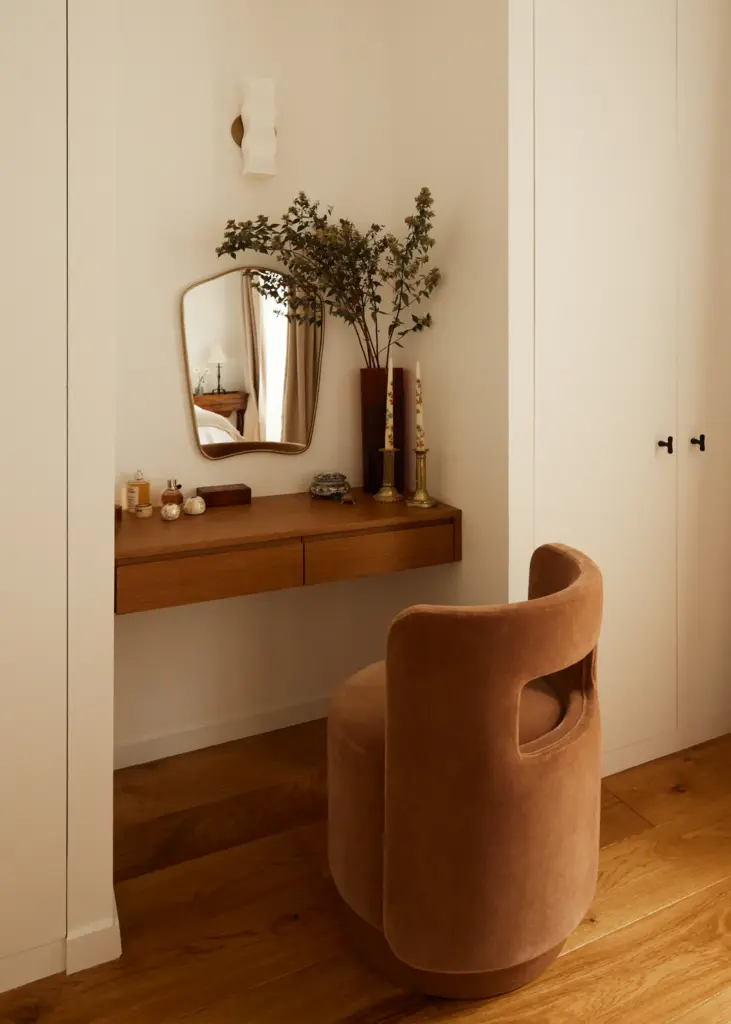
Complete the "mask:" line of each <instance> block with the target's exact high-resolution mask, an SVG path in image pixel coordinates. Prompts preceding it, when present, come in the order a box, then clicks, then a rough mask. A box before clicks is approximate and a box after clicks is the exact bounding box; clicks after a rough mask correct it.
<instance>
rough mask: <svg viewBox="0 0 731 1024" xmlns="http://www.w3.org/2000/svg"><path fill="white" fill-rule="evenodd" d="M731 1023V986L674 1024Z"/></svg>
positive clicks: (673, 1022)
mask: <svg viewBox="0 0 731 1024" xmlns="http://www.w3.org/2000/svg"><path fill="white" fill-rule="evenodd" d="M729 1021H731V985H730V986H729V987H728V988H725V989H724V990H723V992H719V993H718V995H716V996H713V997H712V998H711V999H708V1000H707V1001H706V1002H705V1003H701V1004H700V1006H696V1007H694V1008H693V1009H692V1010H691V1011H690V1012H689V1013H684V1014H683V1016H682V1017H677V1018H676V1019H675V1020H674V1021H672V1024H729Z"/></svg>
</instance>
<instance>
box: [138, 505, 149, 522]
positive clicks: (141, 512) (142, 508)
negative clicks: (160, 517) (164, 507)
mask: <svg viewBox="0 0 731 1024" xmlns="http://www.w3.org/2000/svg"><path fill="white" fill-rule="evenodd" d="M135 515H136V516H137V518H138V519H148V518H149V517H150V516H151V515H152V505H149V504H145V505H138V506H137V507H136V508H135Z"/></svg>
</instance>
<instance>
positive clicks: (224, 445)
mask: <svg viewBox="0 0 731 1024" xmlns="http://www.w3.org/2000/svg"><path fill="white" fill-rule="evenodd" d="M182 318H183V343H184V348H185V358H186V367H187V371H188V380H189V384H190V397H191V415H192V417H193V425H194V430H195V436H196V439H197V441H198V445H199V447H200V450H201V452H202V453H203V455H205V456H206V457H207V458H211V459H220V458H226V457H227V456H229V455H237V454H239V453H240V452H247V451H261V450H265V451H275V452H283V453H285V454H296V453H297V452H303V451H304V450H305V448H307V446H308V445H309V443H310V440H311V439H312V431H313V428H314V425H315V411H316V409H317V394H318V389H319V384H320V366H321V362H322V342H323V328H322V304H321V302H320V301H319V299H315V300H313V301H311V302H307V303H305V302H303V301H301V300H300V301H295V302H293V301H292V300H291V298H290V297H289V294H288V291H287V287H286V283H285V279H284V278H283V277H282V275H281V274H279V273H277V272H276V271H273V270H267V269H265V268H262V267H244V268H242V269H239V270H230V271H227V272H225V273H223V274H219V275H218V276H217V277H213V278H210V279H209V280H207V281H201V282H200V284H195V285H193V286H192V287H190V288H188V289H187V290H186V291H185V293H184V294H183V302H182Z"/></svg>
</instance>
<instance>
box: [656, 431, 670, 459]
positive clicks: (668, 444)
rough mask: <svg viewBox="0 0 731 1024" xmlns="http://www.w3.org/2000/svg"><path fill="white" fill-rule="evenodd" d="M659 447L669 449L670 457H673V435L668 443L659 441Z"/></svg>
mask: <svg viewBox="0 0 731 1024" xmlns="http://www.w3.org/2000/svg"><path fill="white" fill-rule="evenodd" d="M657 446H658V448H667V450H668V455H672V454H673V438H672V435H671V436H670V437H668V439H667V441H658V442H657Z"/></svg>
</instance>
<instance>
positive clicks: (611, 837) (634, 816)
mask: <svg viewBox="0 0 731 1024" xmlns="http://www.w3.org/2000/svg"><path fill="white" fill-rule="evenodd" d="M648 828H652V825H651V824H650V822H649V821H647V820H646V819H645V818H643V817H642V815H640V814H638V813H637V811H633V810H632V808H631V807H628V806H627V804H625V803H624V802H623V801H622V800H620V799H619V797H617V796H615V795H614V794H613V793H610V792H609V790H608V789H606V787H604V786H602V814H601V831H600V838H599V845H600V846H601V847H602V848H604V847H605V846H611V845H612V843H618V842H621V840H622V839H626V838H627V837H628V836H633V835H636V834H637V833H638V832H644V831H645V829H648Z"/></svg>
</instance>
